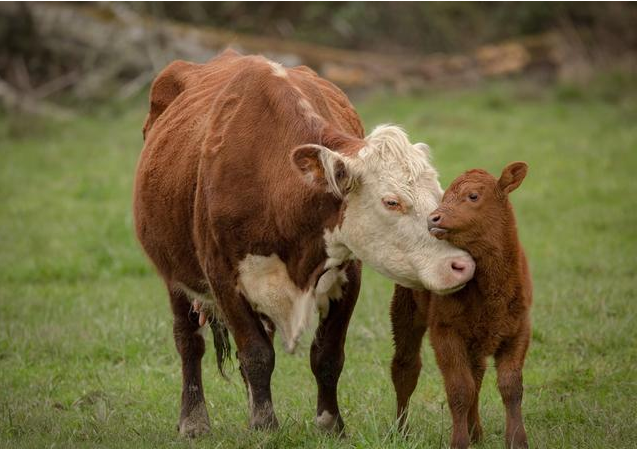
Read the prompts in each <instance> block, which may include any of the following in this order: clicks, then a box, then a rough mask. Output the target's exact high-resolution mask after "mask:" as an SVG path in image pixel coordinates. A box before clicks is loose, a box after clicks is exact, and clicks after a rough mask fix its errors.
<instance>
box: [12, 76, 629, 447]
mask: <svg viewBox="0 0 637 449" xmlns="http://www.w3.org/2000/svg"><path fill="white" fill-rule="evenodd" d="M356 106H357V108H358V110H359V112H360V113H361V115H362V116H363V119H364V121H365V123H366V126H367V129H368V130H370V129H371V128H372V127H373V126H374V125H376V124H378V123H381V122H389V121H391V122H395V123H399V124H402V125H403V126H404V127H405V128H406V129H407V130H408V131H409V132H410V134H411V136H412V138H413V140H414V141H416V140H423V141H425V142H427V143H429V144H430V145H431V146H432V148H433V152H434V161H435V164H436V166H437V167H438V169H439V171H440V173H441V180H442V183H443V186H445V185H447V184H448V183H449V182H450V181H451V180H452V179H453V178H454V177H455V176H457V175H458V174H459V173H460V172H462V171H463V170H465V169H468V168H472V167H483V168H486V169H488V170H489V171H491V172H492V173H496V174H498V173H499V172H500V170H501V169H502V167H503V166H504V165H505V164H506V163H507V162H509V161H512V160H525V161H527V162H528V163H529V165H530V172H529V175H528V177H527V179H526V180H525V182H524V184H523V185H522V187H521V188H520V189H519V190H518V191H516V192H515V193H514V194H513V195H512V200H513V203H514V205H515V208H516V212H517V216H518V221H519V227H520V234H521V239H522V241H523V243H524V245H525V247H526V249H527V254H528V257H529V259H530V262H531V266H532V271H533V277H534V285H535V303H534V309H533V321H534V331H533V342H532V345H531V350H530V352H529V355H528V358H527V364H526V370H525V373H524V376H525V377H524V378H525V388H526V390H525V399H524V412H525V415H526V424H527V432H528V434H529V438H530V443H531V445H532V447H538V448H540V447H541V448H575V447H576V448H619V447H622V448H625V447H637V427H636V426H635V422H636V421H637V402H636V398H637V321H636V318H637V317H636V311H637V306H636V305H635V304H636V302H637V202H636V201H637V200H636V198H637V179H636V173H637V94H635V90H634V89H632V90H630V89H629V90H628V91H622V90H620V86H619V85H618V84H616V83H614V82H613V81H612V80H611V82H610V83H609V82H606V83H605V84H603V85H602V87H600V88H598V89H587V90H582V89H580V88H577V87H572V86H571V87H569V86H562V87H558V88H551V89H540V88H538V87H537V86H533V85H528V84H507V85H492V86H486V87H482V88H480V89H479V90H463V91H455V92H424V93H422V94H420V95H417V96H411V97H399V98H395V97H389V96H377V97H373V98H368V99H366V100H365V101H361V102H357V105H356ZM145 107H146V106H145V103H144V102H142V101H139V102H134V103H132V104H126V105H116V106H109V107H104V108H100V109H98V110H97V111H92V112H91V113H90V114H86V115H83V116H81V117H80V118H77V119H76V120H73V121H71V122H67V123H56V124H52V123H42V122H41V121H24V120H22V121H16V120H15V119H13V118H11V119H10V118H9V117H7V116H1V117H0V446H2V447H12V448H13V447H76V446H80V447H117V448H120V447H134V448H144V447H149V448H151V447H152V448H155V447H191V446H193V447H220V448H227V447H264V448H265V447H268V448H277V447H333V448H346V447H347V448H350V447H356V448H358V447H378V448H391V447H396V448H416V447H423V448H428V447H431V448H438V447H445V446H446V444H447V441H448V436H449V430H450V418H449V416H448V409H447V406H446V403H445V396H444V391H443V388H442V380H441V377H440V375H439V373H438V370H437V367H436V366H435V362H434V359H433V355H432V351H431V349H430V348H429V346H428V345H426V348H425V350H424V369H423V371H422V374H421V377H420V382H419V385H418V388H417V390H416V392H415V394H414V397H413V401H412V406H411V417H410V423H411V427H412V431H411V434H410V436H409V438H407V439H404V438H402V437H399V436H397V435H396V433H395V431H394V427H393V419H392V417H393V415H394V413H395V410H394V394H393V388H392V385H391V380H390V376H389V362H390V359H391V354H392V347H391V339H390V330H389V328H390V326H389V318H388V308H389V299H390V296H391V290H392V286H391V284H390V283H389V282H388V281H386V280H384V279H382V278H381V277H380V276H378V275H376V274H375V273H372V272H369V271H367V272H366V273H365V277H364V281H363V287H362V292H361V298H360V299H359V303H358V306H357V309H356V311H355V314H354V317H353V319H352V323H351V327H350V331H349V336H348V340H347V348H346V354H347V361H346V364H345V369H344V372H343V375H342V377H341V382H340V390H339V392H340V401H341V410H342V412H343V414H344V418H345V421H346V425H347V437H346V438H344V439H340V440H339V439H333V438H331V437H327V436H324V435H322V434H320V433H319V432H318V431H316V430H315V428H314V424H313V418H314V410H315V394H316V393H315V392H316V390H315V384H314V380H313V376H312V374H311V371H310V368H309V356H308V352H309V341H310V337H311V336H310V335H306V336H305V339H304V340H303V344H302V346H301V348H300V350H299V351H298V354H296V355H294V356H289V355H287V354H284V353H283V351H281V350H280V343H279V342H277V349H278V353H277V362H276V363H277V367H276V370H275V373H274V377H273V395H274V401H275V408H276V411H277V414H278V417H279V420H280V422H281V424H282V426H281V429H280V430H279V431H277V432H274V433H263V432H250V431H248V430H247V428H246V424H247V416H248V415H247V400H246V394H245V390H244V387H243V383H242V381H241V379H240V375H239V373H238V369H237V367H236V363H235V369H234V370H232V371H231V373H232V374H231V382H229V383H228V382H225V381H224V380H223V379H222V378H221V377H220V376H219V375H218V374H217V372H216V368H215V366H214V361H213V357H211V356H210V354H208V356H207V357H206V358H205V359H204V379H205V380H204V385H205V389H206V398H207V401H208V407H209V412H210V416H211V420H212V427H213V432H212V434H211V435H210V436H209V437H205V438H202V439H200V440H197V441H194V442H191V441H187V440H184V439H181V438H179V437H178V435H177V432H176V430H175V429H176V424H177V418H178V411H179V409H178V403H179V394H180V382H181V375H180V369H179V362H178V357H177V353H176V351H175V349H174V346H173V341H172V335H171V314H170V311H169V307H168V301H167V297H166V292H165V291H164V289H163V286H162V285H161V284H160V282H159V279H158V277H157V276H156V275H155V273H154V272H153V271H152V269H151V268H150V266H149V264H148V262H147V261H146V259H145V258H144V256H143V255H142V253H141V250H140V248H139V246H138V245H137V243H136V241H135V239H134V237H133V230H132V218H131V188H132V179H133V173H134V169H135V163H136V160H137V156H138V154H139V150H140V148H141V144H142V142H141V125H142V121H143V118H144V114H145ZM490 365H492V363H491V364H490ZM481 411H482V415H483V422H484V426H485V435H486V439H485V441H484V443H483V444H481V445H480V446H479V447H481V448H491V447H498V448H499V447H501V446H502V438H503V430H504V418H503V408H502V405H501V402H500V398H499V396H498V393H497V389H496V387H495V375H494V370H493V369H492V368H490V369H489V370H488V371H487V377H486V379H485V382H484V386H483V390H482V397H481Z"/></svg>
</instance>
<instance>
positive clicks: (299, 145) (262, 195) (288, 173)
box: [134, 51, 474, 436]
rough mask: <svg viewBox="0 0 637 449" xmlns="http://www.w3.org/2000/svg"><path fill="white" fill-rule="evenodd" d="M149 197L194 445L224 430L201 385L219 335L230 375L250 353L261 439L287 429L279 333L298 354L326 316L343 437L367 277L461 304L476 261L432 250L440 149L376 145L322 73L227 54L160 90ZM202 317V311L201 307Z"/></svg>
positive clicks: (328, 409) (320, 345)
mask: <svg viewBox="0 0 637 449" xmlns="http://www.w3.org/2000/svg"><path fill="white" fill-rule="evenodd" d="M150 102H151V105H150V113H149V115H148V117H147V120H146V124H145V126H144V138H145V146H144V149H143V151H142V153H141V157H140V160H139V165H138V168H137V177H136V183H135V199H134V214H135V224H136V229H137V235H138V237H139V240H140V241H141V243H142V246H143V247H144V249H145V251H146V252H147V254H148V255H149V257H150V259H151V260H152V262H153V263H154V264H155V266H156V267H157V269H158V271H159V273H160V274H161V276H162V277H163V279H164V281H165V283H166V286H167V288H168V291H169V294H170V300H171V306H172V311H173V314H174V324H173V331H174V337H175V342H176V346H177V350H178V351H179V354H180V355H181V358H182V373H183V390H182V406H181V417H180V421H179V430H180V432H181V433H182V434H184V435H189V436H194V435H198V434H200V433H203V432H207V431H208V430H209V429H210V424H209V419H208V413H207V411H206V406H205V402H204V395H203V388H202V381H201V358H202V356H203V354H204V339H203V338H202V336H201V333H200V332H199V330H200V328H201V325H203V324H205V323H206V321H208V322H209V323H210V324H211V327H212V330H213V336H214V341H215V349H216V350H217V363H218V364H219V367H220V369H221V367H222V363H223V360H224V358H225V357H227V356H228V354H229V345H228V339H227V332H226V331H225V329H226V327H227V328H228V329H229V330H230V332H231V333H232V336H233V337H234V340H235V343H236V345H237V348H238V358H239V362H240V369H241V374H242V375H243V378H244V381H245V383H246V386H247V390H248V397H249V402H250V415H251V416H250V426H251V427H253V428H268V427H275V426H277V419H276V417H275V414H274V410H273V407H272V399H271V393H270V377H271V374H272V370H273V368H274V348H273V344H272V339H273V335H274V330H275V328H276V329H278V330H279V332H280V334H281V337H282V339H283V343H284V346H285V348H286V349H287V350H288V351H292V350H294V346H295V344H296V342H297V340H298V338H299V336H300V334H301V332H302V331H303V330H304V329H305V328H306V327H307V326H308V324H309V320H310V317H311V316H312V315H313V314H314V313H315V312H316V311H318V313H319V317H320V318H319V320H320V321H319V326H318V329H317V331H316V335H315V339H314V342H313V344H312V347H311V367H312V371H313V373H314V375H315V377H316V382H317V384H318V406H317V424H318V425H319V426H320V427H322V428H324V429H326V430H334V431H340V430H341V429H342V427H343V420H342V418H341V415H340V413H339V409H338V403H337V394H336V390H337V382H338V378H339V376H340V373H341V370H342V368H343V362H344V352H343V346H344V343H345V334H346V331H347V325H348V323H349V319H350V316H351V314H352V310H353V308H354V305H355V303H356V298H357V295H358V291H359V285H360V262H359V260H362V261H363V262H364V263H367V264H369V265H370V266H372V267H373V268H375V269H376V270H378V271H379V272H380V273H382V274H384V275H385V276H387V277H389V278H391V279H392V280H394V281H395V282H398V283H400V284H401V285H404V286H406V287H409V288H427V289H430V290H434V291H438V292H442V293H444V292H450V291H453V290H456V289H458V288H461V286H463V285H464V284H465V283H466V282H467V281H468V280H469V279H470V278H471V276H472V275H473V269H474V264H473V260H472V259H471V258H470V257H469V256H468V254H467V253H465V252H463V251H461V250H458V249H456V248H455V247H453V246H451V245H450V244H449V243H447V242H444V241H439V240H437V239H435V238H433V237H431V236H430V235H429V233H428V231H427V223H426V218H427V215H428V214H429V213H430V212H431V211H433V210H434V209H435V208H436V206H437V204H438V202H439V200H440V198H441V196H442V190H441V188H440V185H439V183H438V179H437V173H436V171H435V170H434V169H433V167H432V166H431V165H430V163H429V160H428V148H427V146H426V145H424V144H415V145H412V144H410V143H409V140H408V139H407V136H406V135H405V133H404V132H403V131H402V130H401V129H399V128H397V127H394V126H381V127H378V128H377V129H375V130H374V131H373V132H372V133H371V135H370V136H368V137H367V138H364V134H363V127H362V125H361V122H360V119H359V118H358V116H357V114H356V112H355V111H354V109H353V108H352V105H351V104H350V103H349V101H348V100H347V98H346V96H345V95H344V94H343V93H342V92H341V91H340V90H339V89H338V88H336V87H335V86H334V85H332V84H331V83H329V82H327V81H325V80H323V79H321V78H319V77H318V76H317V75H316V73H314V72H313V71H311V70H310V69H308V68H306V67H296V68H291V69H286V68H283V67H282V66H280V65H279V64H276V63H274V62H271V61H269V60H267V59H265V58H263V57H261V56H240V55H239V54H237V53H235V52H232V51H226V52H224V53H223V54H221V55H220V56H219V57H217V58H215V59H213V60H211V61H209V62H208V63H206V64H201V65H198V64H191V63H187V62H183V61H177V62H174V63H172V64H170V65H169V66H168V67H167V68H166V69H165V70H164V71H163V72H162V73H161V74H160V75H159V76H158V77H157V79H156V80H155V82H154V83H153V86H152V90H151V94H150ZM193 306H194V307H193Z"/></svg>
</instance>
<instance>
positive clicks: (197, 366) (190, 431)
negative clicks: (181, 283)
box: [170, 290, 210, 438]
mask: <svg viewBox="0 0 637 449" xmlns="http://www.w3.org/2000/svg"><path fill="white" fill-rule="evenodd" d="M170 303H171V307H172V311H173V335H174V337H175V346H176V347H177V351H178V352H179V355H180V356H181V372H182V390H181V413H180V417H179V433H180V434H181V435H183V436H187V437H190V438H193V437H197V436H199V435H202V434H204V433H208V432H209V431H210V420H209V419H208V412H207V410H206V403H205V400H204V395H203V385H202V382H201V358H202V357H203V354H204V352H205V342H204V339H203V337H202V336H201V335H200V334H199V333H198V332H197V331H198V330H199V325H198V323H197V316H196V314H192V313H189V310H190V302H189V301H188V299H187V297H186V296H185V295H184V294H183V293H182V292H179V291H172V290H171V291H170Z"/></svg>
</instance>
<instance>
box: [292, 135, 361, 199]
mask: <svg viewBox="0 0 637 449" xmlns="http://www.w3.org/2000/svg"><path fill="white" fill-rule="evenodd" d="M292 165H294V167H295V168H296V169H297V170H298V172H299V173H300V175H301V176H302V177H303V180H304V181H305V182H306V183H307V184H308V185H310V186H312V187H315V188H319V189H321V190H324V191H326V192H330V193H333V194H334V195H335V196H336V197H338V198H342V197H343V196H344V195H345V194H346V193H347V192H348V191H349V190H351V189H352V187H353V176H352V175H351V173H350V170H349V169H348V167H347V160H346V157H345V156H341V155H340V154H338V153H336V152H335V151H332V150H330V149H329V148H327V147H324V146H322V145H315V144H305V145H300V146H298V147H296V148H295V149H294V150H292Z"/></svg>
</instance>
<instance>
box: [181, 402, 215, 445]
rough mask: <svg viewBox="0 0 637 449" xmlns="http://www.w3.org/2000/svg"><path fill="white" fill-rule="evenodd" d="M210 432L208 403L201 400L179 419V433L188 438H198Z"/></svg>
mask: <svg viewBox="0 0 637 449" xmlns="http://www.w3.org/2000/svg"><path fill="white" fill-rule="evenodd" d="M207 433H210V420H209V419H208V411H207V410H206V405H205V404H204V403H203V402H201V403H200V404H198V405H197V406H195V408H194V409H193V410H192V411H191V412H190V413H189V414H188V416H186V417H183V418H181V419H180V420H179V435H181V436H182V437H186V438H197V437H199V436H201V435H205V434H207Z"/></svg>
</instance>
